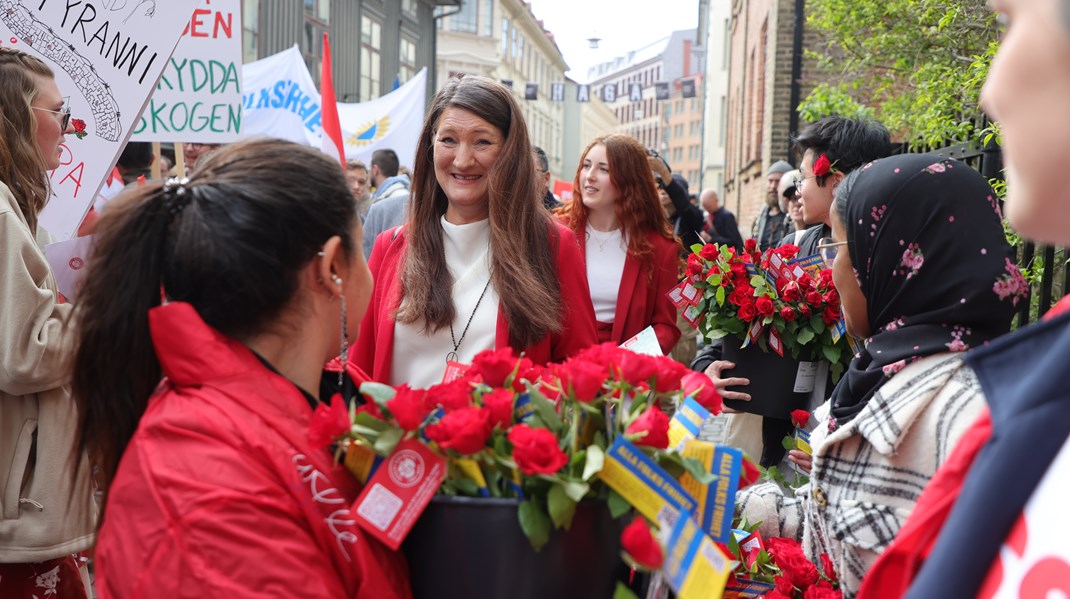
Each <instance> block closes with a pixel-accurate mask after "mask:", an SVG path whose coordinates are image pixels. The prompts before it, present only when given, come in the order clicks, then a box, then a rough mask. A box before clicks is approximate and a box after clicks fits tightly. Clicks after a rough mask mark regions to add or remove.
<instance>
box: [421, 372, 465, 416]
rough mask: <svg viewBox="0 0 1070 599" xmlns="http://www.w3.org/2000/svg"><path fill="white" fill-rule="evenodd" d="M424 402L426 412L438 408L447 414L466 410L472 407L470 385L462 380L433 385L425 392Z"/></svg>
mask: <svg viewBox="0 0 1070 599" xmlns="http://www.w3.org/2000/svg"><path fill="white" fill-rule="evenodd" d="M425 402H426V404H427V408H428V411H431V410H433V409H434V408H436V407H438V406H442V408H443V409H444V410H446V411H447V412H450V411H453V410H459V409H461V408H466V407H468V406H470V405H472V385H471V384H469V382H468V379H464V378H461V379H456V380H452V381H450V382H448V383H439V384H437V385H433V386H431V387H430V388H429V389H428V390H427V395H426V398H425Z"/></svg>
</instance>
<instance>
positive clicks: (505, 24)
mask: <svg viewBox="0 0 1070 599" xmlns="http://www.w3.org/2000/svg"><path fill="white" fill-rule="evenodd" d="M508 52H509V19H506V18H503V19H502V56H503V57H504V56H505V55H506V54H507V53H508Z"/></svg>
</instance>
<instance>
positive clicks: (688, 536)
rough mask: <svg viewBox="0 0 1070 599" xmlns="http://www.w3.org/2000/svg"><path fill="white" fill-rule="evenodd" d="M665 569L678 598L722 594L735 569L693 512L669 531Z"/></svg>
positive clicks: (717, 595) (704, 598)
mask: <svg viewBox="0 0 1070 599" xmlns="http://www.w3.org/2000/svg"><path fill="white" fill-rule="evenodd" d="M665 554H666V557H665V564H664V565H663V566H662V571H663V572H664V573H665V578H666V580H667V581H668V582H669V586H670V587H672V589H673V590H674V591H676V596H677V597H679V599H699V598H700V597H701V598H703V599H706V598H709V597H719V596H721V593H722V592H723V591H724V588H725V585H726V584H727V582H728V575H729V574H730V573H731V571H732V563H733V562H732V558H731V557H730V556H728V555H725V553H724V552H723V551H722V550H721V548H720V547H718V546H717V545H716V544H714V542H713V541H712V540H710V538H709V537H708V536H706V535H705V534H703V533H702V530H701V529H700V528H699V526H698V524H696V523H695V520H694V519H693V518H691V517H690V516H687V517H682V518H680V519H679V520H677V522H676V526H674V527H673V528H672V532H670V533H669V538H668V542H667V543H666V551H665Z"/></svg>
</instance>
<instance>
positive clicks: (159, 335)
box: [73, 139, 410, 599]
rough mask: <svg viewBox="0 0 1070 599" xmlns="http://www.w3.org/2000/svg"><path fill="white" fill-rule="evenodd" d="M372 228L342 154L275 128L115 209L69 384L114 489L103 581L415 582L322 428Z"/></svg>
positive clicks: (142, 589) (81, 307)
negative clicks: (318, 411)
mask: <svg viewBox="0 0 1070 599" xmlns="http://www.w3.org/2000/svg"><path fill="white" fill-rule="evenodd" d="M360 240H361V227H360V221H359V219H358V218H357V212H356V204H355V203H354V202H353V196H352V195H351V193H350V191H349V187H348V186H347V185H346V181H345V177H344V176H343V173H342V170H341V168H339V165H338V163H337V162H334V161H332V160H330V159H328V158H327V157H326V156H325V155H324V154H322V153H320V152H318V151H316V150H313V149H311V148H307V147H303V146H299V145H297V144H294V143H290V142H285V141H281V140H272V139H263V140H254V141H246V142H241V143H237V144H234V145H230V146H226V147H224V148H221V149H219V150H217V151H215V152H213V153H212V154H211V155H209V156H205V157H202V159H201V160H200V161H199V162H198V165H197V170H196V171H195V172H194V174H193V176H192V177H191V178H190V179H189V180H185V179H183V180H174V179H172V180H170V181H168V182H167V183H162V184H161V183H155V184H151V185H147V186H145V187H141V188H137V189H132V190H127V191H125V192H123V194H120V195H119V197H117V198H116V199H115V200H113V201H112V203H111V205H110V206H109V207H108V210H107V211H106V212H105V213H104V214H103V215H102V216H101V218H100V221H99V226H98V227H97V233H96V236H95V241H94V248H93V254H92V256H91V258H90V261H89V272H88V274H87V275H86V282H85V284H84V286H83V288H82V291H81V294H80V296H79V303H78V307H77V317H78V320H79V335H78V347H77V350H76V356H75V364H74V380H73V393H74V396H75V397H76V398H77V400H78V404H79V409H80V412H81V415H82V419H81V425H80V428H79V430H78V437H77V438H78V442H79V446H80V447H81V448H83V449H84V450H85V451H86V452H87V453H88V454H89V457H90V460H91V463H92V464H93V467H94V472H95V474H96V476H97V481H98V483H99V484H100V486H101V488H102V490H103V491H104V497H105V505H104V518H103V524H102V525H101V529H100V542H99V543H98V546H97V580H96V582H97V587H98V591H99V592H100V594H101V596H102V597H177V596H183V597H195V596H197V597H223V596H226V597H262V596H265V595H271V596H295V595H300V596H302V597H354V598H357V599H360V598H365V599H371V598H376V599H379V598H397V599H404V598H406V597H408V596H410V592H409V585H408V574H407V568H406V566H405V562H404V559H403V558H402V557H401V556H400V555H399V554H397V553H395V552H393V551H390V550H389V549H388V548H386V547H385V546H383V545H381V544H380V543H379V542H377V541H376V540H375V539H373V538H372V537H371V536H369V535H366V534H364V531H362V530H359V529H358V528H357V527H356V525H355V523H354V521H353V519H352V518H351V517H350V516H349V514H350V510H351V509H352V506H353V504H354V502H355V501H356V499H357V495H358V494H359V492H360V487H359V485H358V484H357V483H356V481H355V480H354V479H353V478H352V476H350V475H349V474H348V473H347V472H346V470H345V468H344V467H343V466H340V465H338V464H336V463H335V460H334V459H333V457H332V455H331V452H330V450H329V449H327V448H326V447H324V446H323V445H322V444H319V443H316V442H315V441H313V439H312V437H313V435H312V434H310V432H309V431H310V423H311V421H312V419H313V410H314V408H316V407H321V400H322V401H326V397H323V396H322V395H321V394H322V393H323V392H322V391H321V383H322V375H323V365H324V363H326V362H327V361H328V360H329V359H331V358H334V357H335V356H337V355H338V354H339V353H340V352H341V354H342V356H343V357H344V356H345V352H346V342H347V341H346V340H348V339H351V338H353V337H355V336H356V333H357V327H356V326H355V324H354V323H357V322H359V321H360V318H361V316H363V313H364V310H365V308H366V307H367V305H368V298H369V296H370V295H371V284H372V282H371V276H370V274H369V272H368V267H367V265H366V263H365V261H364V255H363V253H362V252H361V249H360ZM338 401H339V399H338V398H337V397H335V398H332V400H331V403H332V408H333V407H334V406H335V405H337V404H336V403H335V402H338ZM343 401H344V400H343Z"/></svg>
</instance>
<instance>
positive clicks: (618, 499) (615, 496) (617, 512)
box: [606, 489, 632, 519]
mask: <svg viewBox="0 0 1070 599" xmlns="http://www.w3.org/2000/svg"><path fill="white" fill-rule="evenodd" d="M606 503H607V504H608V505H609V515H610V516H613V518H614V519H616V518H620V517H621V516H623V515H624V514H627V513H628V512H630V511H631V510H632V504H630V503H628V500H627V499H625V498H624V497H622V496H621V494H620V493H617V492H616V491H614V490H613V489H610V490H609V496H608V497H607V498H606Z"/></svg>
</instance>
